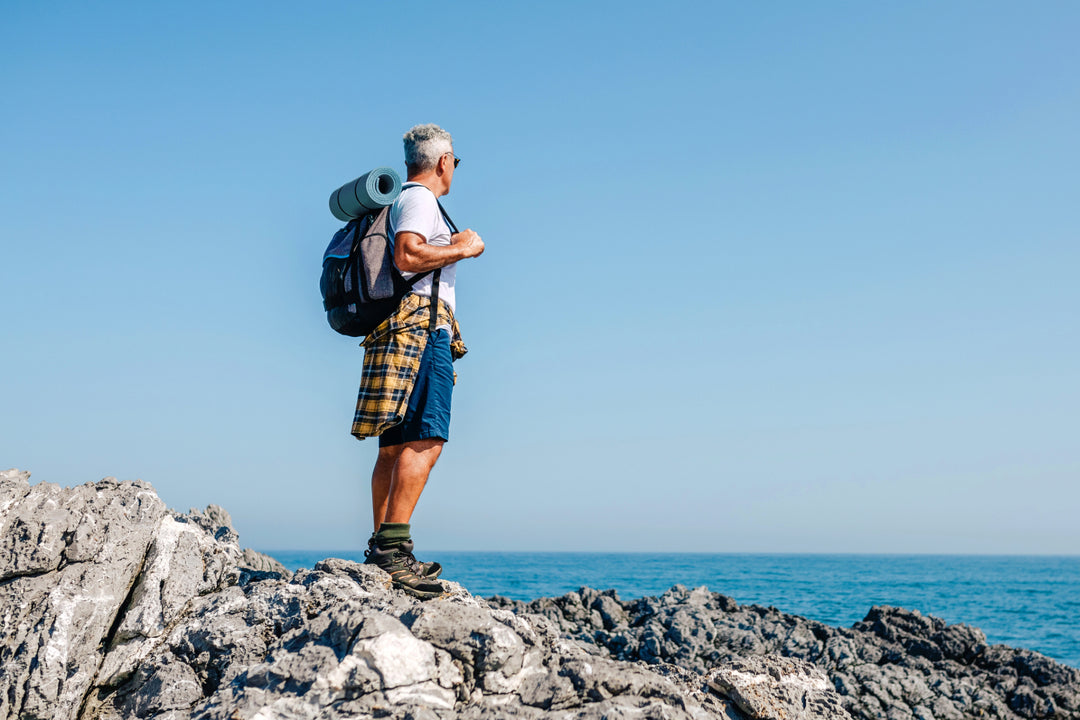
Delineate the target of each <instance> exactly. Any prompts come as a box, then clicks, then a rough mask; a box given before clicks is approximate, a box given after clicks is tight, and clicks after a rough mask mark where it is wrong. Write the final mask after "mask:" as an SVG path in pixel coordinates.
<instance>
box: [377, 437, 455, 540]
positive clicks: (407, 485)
mask: <svg viewBox="0 0 1080 720" xmlns="http://www.w3.org/2000/svg"><path fill="white" fill-rule="evenodd" d="M445 442H446V441H445V440H443V439H442V438H428V439H426V440H412V441H410V442H406V443H404V444H402V445H397V446H394V447H392V448H385V449H386V450H392V449H395V448H396V449H397V450H398V453H397V455H398V457H397V460H396V462H395V464H394V465H393V477H392V479H391V482H390V488H389V493H388V497H387V503H386V511H385V513H384V515H383V520H382V521H381V522H388V523H407V522H409V520H410V519H411V518H412V514H413V510H415V509H416V503H417V501H418V500H420V493H422V492H423V491H424V486H425V485H426V484H427V479H428V476H429V475H430V474H431V469H432V468H433V467H435V462H436V461H437V460H438V459H439V454H440V453H442V447H443V443H445ZM382 457H383V450H382V449H380V450H379V459H380V460H382ZM375 467H376V469H378V467H379V463H378V462H376V463H375ZM374 482H375V481H374V478H372V499H373V500H374V494H375V488H374ZM375 529H376V530H378V529H379V528H378V524H376V527H375Z"/></svg>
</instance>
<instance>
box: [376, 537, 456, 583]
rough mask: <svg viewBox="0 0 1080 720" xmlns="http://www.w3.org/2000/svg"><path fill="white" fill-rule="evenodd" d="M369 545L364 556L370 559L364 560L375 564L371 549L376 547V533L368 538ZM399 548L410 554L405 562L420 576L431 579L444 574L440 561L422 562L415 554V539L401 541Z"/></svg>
mask: <svg viewBox="0 0 1080 720" xmlns="http://www.w3.org/2000/svg"><path fill="white" fill-rule="evenodd" d="M367 547H368V549H367V552H365V553H364V557H365V558H368V559H366V560H364V562H366V563H370V564H375V563H374V562H373V561H372V560H371V559H370V558H371V551H372V549H374V547H375V536H374V535H372V536H371V537H370V538H368V541H367ZM398 549H400V550H403V551H404V552H405V554H406V555H407V556H408V557H407V558H406V560H405V562H406V563H407V564H408V566H409V569H410V570H412V571H413V572H414V573H416V574H417V575H419V576H420V577H423V578H430V579H431V580H434V579H435V578H437V577H439V576H440V575H442V565H440V564H439V563H437V562H420V561H419V560H417V559H416V556H415V555H413V553H412V549H413V541H412V540H406V541H405V542H403V543H401V545H399V546H398Z"/></svg>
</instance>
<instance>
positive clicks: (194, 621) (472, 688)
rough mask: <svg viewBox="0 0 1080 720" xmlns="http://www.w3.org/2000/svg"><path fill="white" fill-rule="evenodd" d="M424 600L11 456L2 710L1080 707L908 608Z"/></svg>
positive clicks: (41, 714) (1018, 661) (131, 490)
mask: <svg viewBox="0 0 1080 720" xmlns="http://www.w3.org/2000/svg"><path fill="white" fill-rule="evenodd" d="M443 586H444V588H445V592H444V594H443V595H442V596H441V597H439V598H436V599H434V600H430V601H427V602H420V601H418V600H416V599H414V598H412V597H410V596H408V595H406V594H404V593H402V592H401V591H398V590H396V589H394V588H392V587H391V585H390V581H389V577H388V576H387V575H386V574H385V573H384V572H382V571H381V570H379V569H377V568H374V567H372V566H368V565H363V564H358V563H354V562H349V561H345V560H340V559H335V558H329V559H326V560H324V561H322V562H320V563H318V564H316V565H315V567H314V568H312V569H310V570H308V569H305V570H300V571H298V572H296V573H295V574H293V573H289V572H288V571H287V570H286V569H285V568H284V567H282V566H281V565H280V564H279V563H277V562H276V561H275V560H273V559H272V558H269V557H267V556H265V555H260V554H259V553H255V552H254V551H251V550H243V549H241V548H240V546H239V539H238V537H237V534H236V531H235V530H234V529H233V527H232V521H231V519H230V518H229V515H228V513H227V512H226V511H225V510H224V509H222V508H220V507H217V506H214V505H211V506H209V507H208V508H206V510H203V511H198V510H192V511H190V512H188V513H185V514H181V513H176V512H173V511H171V510H168V509H167V508H166V507H165V506H164V504H163V503H162V501H161V500H160V499H159V498H158V496H157V495H156V493H155V492H154V490H153V488H152V487H151V486H150V485H148V484H146V483H143V482H118V481H116V480H115V479H112V478H107V479H105V480H102V481H100V482H98V483H89V484H86V485H82V486H78V487H73V488H61V487H58V486H55V485H49V484H46V483H42V484H38V485H30V484H29V475H28V473H24V472H19V471H15V470H11V471H6V472H3V473H0V719H2V718H19V719H20V720H22V719H24V718H25V719H27V720H32V719H35V718H50V719H52V718H56V719H57V720H75V719H80V720H89V719H92V718H100V719H102V720H116V719H119V718H153V719H155V720H180V719H182V718H183V719H188V718H191V719H200V720H225V719H228V720H239V719H250V720H286V719H289V720H301V719H308V718H311V719H314V718H327V719H329V720H335V719H337V718H401V719H402V720H406V719H412V720H420V719H424V720H434V719H438V718H443V719H448V718H467V719H468V718H476V719H480V718H492V719H494V718H578V719H582V720H585V719H588V718H596V719H597V720H600V719H601V718H627V719H629V718H667V719H671V720H679V719H694V720H706V719H707V718H728V719H729V720H747V719H750V718H752V719H754V720H833V719H836V720H843V719H846V718H849V717H851V715H852V714H854V715H856V716H859V717H865V718H888V719H890V720H893V719H902V718H908V717H913V718H920V720H925V719H929V718H948V719H951V718H968V717H971V718H974V717H1001V718H1021V717H1022V718H1041V717H1063V718H1065V717H1074V715H1070V713H1075V710H1076V707H1077V705H1076V694H1077V693H1076V691H1077V687H1076V686H1077V677H1076V671H1074V670H1072V669H1070V668H1065V667H1064V666H1061V665H1058V664H1056V663H1053V662H1052V661H1049V660H1048V659H1046V658H1043V657H1042V656H1039V655H1037V654H1034V653H1028V652H1026V651H1016V650H1012V649H1010V648H1002V647H998V646H988V645H987V644H986V642H985V638H984V637H983V636H982V634H981V633H979V631H977V630H975V629H973V628H967V627H964V626H948V625H945V624H944V623H942V622H941V621H940V620H937V619H935V618H926V617H923V616H920V615H918V613H911V612H909V611H904V610H900V609H897V608H875V609H873V610H872V611H871V613H870V614H869V615H868V616H867V618H866V620H864V621H863V622H862V623H860V624H858V625H856V627H854V628H851V629H840V628H829V627H827V626H824V625H820V624H818V623H813V622H812V621H809V620H805V619H803V618H798V617H795V616H788V615H784V614H782V613H780V612H779V611H776V610H774V609H771V608H756V607H752V606H751V607H740V606H738V605H737V604H736V603H735V602H734V601H732V600H731V599H730V598H725V597H724V596H722V595H717V594H715V593H710V592H709V591H707V590H705V589H704V588H699V589H696V590H692V591H690V590H686V589H685V588H681V587H678V586H676V587H675V588H672V589H671V590H670V591H668V592H667V593H665V594H664V595H663V596H661V597H659V598H643V599H641V600H635V601H630V602H624V601H621V600H619V598H618V596H617V595H616V594H615V592H614V591H607V592H602V593H601V592H598V591H596V590H591V589H589V588H582V590H580V591H579V592H577V593H570V594H568V595H566V596H564V597H561V598H544V599H541V600H537V601H535V602H533V603H517V602H512V601H509V600H505V599H501V598H493V599H491V600H484V599H481V598H476V597H474V596H472V595H470V594H469V593H468V592H467V591H466V590H465V589H464V588H462V587H461V586H460V585H458V584H456V583H453V582H444V583H443Z"/></svg>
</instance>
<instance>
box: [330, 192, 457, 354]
mask: <svg viewBox="0 0 1080 720" xmlns="http://www.w3.org/2000/svg"><path fill="white" fill-rule="evenodd" d="M439 211H440V212H442V215H443V218H444V219H445V220H446V223H447V225H449V226H450V228H451V231H452V232H455V233H456V232H457V227H455V226H454V223H453V221H452V220H451V219H450V216H449V215H447V214H446V210H444V209H443V207H442V204H441V203H439ZM428 275H432V281H431V282H432V303H431V307H432V313H431V314H432V316H433V317H434V315H435V314H436V309H437V307H438V301H439V280H440V279H441V275H442V273H441V269H436V270H434V271H432V270H428V271H427V272H423V273H418V274H416V275H414V276H412V277H411V278H409V279H408V280H406V279H405V278H403V277H402V276H401V273H400V272H399V271H398V269H397V267H396V266H395V265H394V253H393V242H392V236H391V234H390V206H386V207H383V208H380V209H378V210H373V211H372V212H370V213H368V214H367V215H364V216H362V217H358V218H356V219H354V220H350V221H349V222H348V224H346V225H345V227H343V228H341V229H340V230H338V231H337V232H336V233H334V237H333V239H331V240H330V245H329V246H328V247H327V248H326V252H325V253H323V268H322V277H321V278H320V280H319V290H320V291H321V292H322V297H323V309H324V310H326V321H327V322H328V323H330V327H332V328H333V329H334V330H335V331H337V332H339V333H341V334H342V335H348V336H349V337H360V336H363V335H367V334H369V333H370V332H371V331H373V330H374V329H375V328H377V327H378V326H379V325H380V324H381V323H382V321H383V320H385V319H386V318H388V317H390V315H392V314H393V312H394V310H396V309H397V307H398V305H399V304H400V303H401V299H402V298H403V297H405V295H406V294H408V292H409V290H411V289H412V287H413V285H415V284H416V283H418V282H419V281H420V280H422V279H423V278H425V277H427V276H428ZM434 327H435V323H434V319H433V320H432V321H431V329H434Z"/></svg>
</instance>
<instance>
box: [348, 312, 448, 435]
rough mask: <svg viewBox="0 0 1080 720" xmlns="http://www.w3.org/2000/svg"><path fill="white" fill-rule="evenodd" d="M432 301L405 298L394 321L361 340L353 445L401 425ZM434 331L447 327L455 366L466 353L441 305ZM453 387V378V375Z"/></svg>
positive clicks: (383, 323)
mask: <svg viewBox="0 0 1080 720" xmlns="http://www.w3.org/2000/svg"><path fill="white" fill-rule="evenodd" d="M430 308H431V298H426V297H420V296H419V295H414V294H412V293H409V294H408V295H406V296H405V297H404V298H402V300H401V304H400V305H398V309H397V310H396V311H395V312H394V314H393V315H391V316H390V317H388V318H387V319H386V320H384V321H383V322H382V324H381V325H379V327H377V328H375V329H374V330H373V331H372V332H371V334H369V335H368V336H367V337H365V338H364V342H362V343H360V346H361V347H362V348H364V372H363V375H362V376H361V378H360V395H359V397H358V398H357V399H356V415H355V416H354V418H353V425H352V434H353V435H354V436H355V437H356V439H357V440H363V439H364V438H367V437H375V436H377V435H381V434H382V433H383V431H384V430H386V429H387V428H390V427H393V426H394V425H397V424H398V423H400V422H401V421H402V420H404V419H405V410H406V409H407V408H408V405H409V396H410V395H411V394H412V389H413V384H414V383H415V382H416V373H417V371H418V370H419V369H420V356H421V355H423V354H424V348H425V347H426V346H427V339H428V317H429V314H430ZM437 325H449V326H450V329H451V331H450V354H451V356H452V357H453V358H454V360H457V359H458V358H460V357H461V356H463V355H464V354H465V353H466V352H467V350H466V348H465V343H464V342H462V340H461V329H460V328H459V327H458V323H457V319H456V318H455V317H454V313H453V311H451V310H450V308H449V307H448V306H447V305H446V303H444V302H440V303H439V321H438V323H437ZM454 379H455V381H456V380H457V374H456V373H455V375H454Z"/></svg>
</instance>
